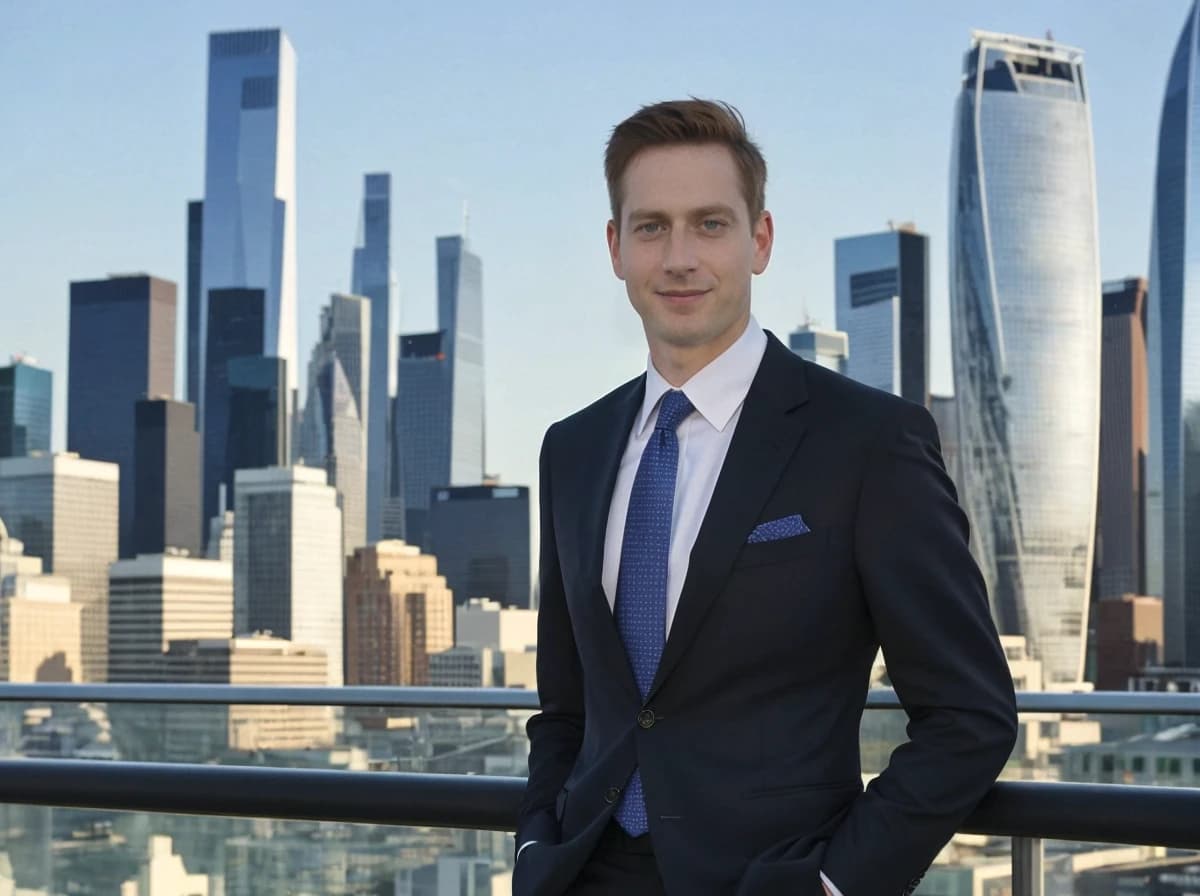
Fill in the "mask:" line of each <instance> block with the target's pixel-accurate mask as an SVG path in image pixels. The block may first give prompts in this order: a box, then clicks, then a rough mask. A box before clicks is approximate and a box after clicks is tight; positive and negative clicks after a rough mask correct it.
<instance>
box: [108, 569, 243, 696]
mask: <svg viewBox="0 0 1200 896" xmlns="http://www.w3.org/2000/svg"><path fill="white" fill-rule="evenodd" d="M108 593H109V611H108V650H109V653H108V678H109V681H114V682H122V681H126V682H138V681H161V680H162V676H163V668H162V667H163V655H164V654H165V653H166V651H167V649H168V647H169V646H170V642H172V641H183V640H203V639H211V638H231V637H233V567H232V566H231V565H230V564H229V563H223V562H221V561H220V560H206V559H202V558H198V557H185V556H179V555H172V554H143V555H141V556H139V557H137V558H135V559H132V560H120V561H118V562H116V563H114V564H113V565H112V567H111V568H110V569H109V591H108Z"/></svg>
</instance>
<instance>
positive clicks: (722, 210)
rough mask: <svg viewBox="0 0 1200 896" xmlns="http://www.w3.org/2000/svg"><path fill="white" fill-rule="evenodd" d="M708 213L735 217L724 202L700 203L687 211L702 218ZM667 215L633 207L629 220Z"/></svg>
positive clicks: (689, 214) (688, 214)
mask: <svg viewBox="0 0 1200 896" xmlns="http://www.w3.org/2000/svg"><path fill="white" fill-rule="evenodd" d="M708 215H724V216H726V217H728V218H736V217H737V212H735V211H734V210H733V208H731V207H730V206H728V205H725V204H724V203H720V202H716V203H713V204H711V205H702V206H700V207H699V208H695V209H692V210H690V211H689V212H688V213H687V216H688V217H689V218H704V217H707V216H708ZM669 217H670V215H668V214H667V213H666V212H664V211H660V210H658V209H651V208H635V209H633V210H632V211H631V212H630V213H629V220H630V221H639V220H644V219H648V218H669Z"/></svg>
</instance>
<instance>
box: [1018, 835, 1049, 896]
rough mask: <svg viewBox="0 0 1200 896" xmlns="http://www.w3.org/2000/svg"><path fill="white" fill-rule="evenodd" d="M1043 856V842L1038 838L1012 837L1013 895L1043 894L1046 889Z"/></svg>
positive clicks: (1030, 895)
mask: <svg viewBox="0 0 1200 896" xmlns="http://www.w3.org/2000/svg"><path fill="white" fill-rule="evenodd" d="M1045 857H1046V851H1045V844H1044V842H1043V841H1042V840H1041V839H1040V838H1037V837H1013V841H1012V892H1013V896H1043V894H1044V893H1045V891H1046V876H1045V869H1044V867H1043V865H1044V860H1045Z"/></svg>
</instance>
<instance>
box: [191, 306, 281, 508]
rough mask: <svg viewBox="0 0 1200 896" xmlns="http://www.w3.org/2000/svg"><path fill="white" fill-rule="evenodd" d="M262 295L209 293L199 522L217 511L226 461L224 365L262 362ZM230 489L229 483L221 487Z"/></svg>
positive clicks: (226, 381) (226, 385) (226, 368)
mask: <svg viewBox="0 0 1200 896" xmlns="http://www.w3.org/2000/svg"><path fill="white" fill-rule="evenodd" d="M264 302H265V293H264V292H263V290H261V289H214V290H211V291H210V292H209V294H208V301H207V308H206V312H207V326H206V328H205V329H206V333H207V337H206V341H205V343H204V348H205V356H204V393H205V394H206V395H208V396H209V397H210V400H209V401H207V402H206V403H205V405H204V410H203V413H202V414H201V417H200V419H201V420H203V422H204V426H203V430H202V432H203V442H204V485H203V506H204V519H205V520H206V521H207V520H210V519H212V518H213V517H214V516H216V515H217V513H218V512H219V511H220V510H224V509H225V508H218V507H217V496H218V490H219V488H220V486H221V484H222V483H223V482H226V480H225V478H224V476H225V460H226V451H227V445H228V441H229V397H230V396H229V362H230V361H232V360H233V359H234V358H244V357H262V353H261V346H262V333H263V327H264V324H265V310H264ZM226 484H227V485H232V483H226Z"/></svg>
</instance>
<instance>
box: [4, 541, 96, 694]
mask: <svg viewBox="0 0 1200 896" xmlns="http://www.w3.org/2000/svg"><path fill="white" fill-rule="evenodd" d="M82 667H83V607H82V606H80V605H79V604H76V603H71V583H70V582H69V581H67V579H66V578H64V577H63V576H51V575H46V574H44V573H43V572H42V561H41V560H40V559H39V558H38V557H27V556H25V546H24V544H22V542H21V541H20V540H19V539H17V538H13V537H12V536H10V535H9V534H8V529H7V528H6V527H5V525H4V521H3V520H0V681H19V682H35V681H57V682H64V681H79V680H80V677H81V675H82Z"/></svg>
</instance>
